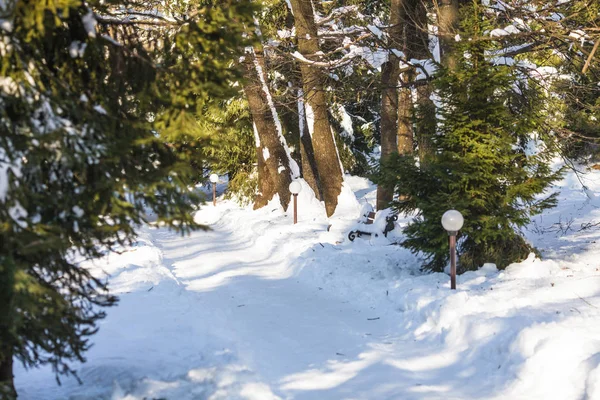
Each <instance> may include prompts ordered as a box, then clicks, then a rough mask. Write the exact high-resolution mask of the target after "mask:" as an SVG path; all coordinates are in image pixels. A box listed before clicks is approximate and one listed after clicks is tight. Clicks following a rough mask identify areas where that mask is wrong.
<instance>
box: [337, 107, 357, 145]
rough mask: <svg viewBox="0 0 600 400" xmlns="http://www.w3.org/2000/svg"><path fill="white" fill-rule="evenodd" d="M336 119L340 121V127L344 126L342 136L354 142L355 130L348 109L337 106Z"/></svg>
mask: <svg viewBox="0 0 600 400" xmlns="http://www.w3.org/2000/svg"><path fill="white" fill-rule="evenodd" d="M334 112H335V115H336V118H337V119H338V121H339V123H340V125H341V126H342V132H341V133H340V135H341V136H344V137H347V138H349V139H350V140H351V141H352V142H354V128H353V127H352V117H350V114H348V112H347V111H346V108H345V107H344V106H343V105H341V104H337V105H336V106H335V109H334Z"/></svg>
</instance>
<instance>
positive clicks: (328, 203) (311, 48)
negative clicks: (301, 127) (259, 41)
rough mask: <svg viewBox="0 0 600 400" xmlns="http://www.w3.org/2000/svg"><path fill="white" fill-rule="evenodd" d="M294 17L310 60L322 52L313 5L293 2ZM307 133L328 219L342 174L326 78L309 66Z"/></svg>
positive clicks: (305, 72)
mask: <svg viewBox="0 0 600 400" xmlns="http://www.w3.org/2000/svg"><path fill="white" fill-rule="evenodd" d="M290 3H291V6H292V11H293V14H294V25H295V27H296V37H297V38H298V50H299V51H300V53H301V54H302V55H303V56H304V57H305V58H307V59H309V60H314V59H315V57H317V55H316V54H317V53H318V52H319V50H320V48H319V39H318V32H317V26H316V24H315V18H314V12H313V6H312V2H311V1H307V0H290ZM300 71H301V73H302V86H303V89H304V101H305V111H306V117H307V118H306V119H307V124H308V126H307V127H308V131H309V133H310V135H311V138H312V145H313V149H314V154H315V162H316V165H317V171H318V175H319V176H318V177H319V180H320V183H321V185H320V186H321V188H322V193H323V201H324V202H325V211H326V212H327V216H331V215H333V213H334V212H335V208H336V206H337V202H338V196H339V194H340V193H341V190H342V183H343V172H342V168H341V164H340V159H339V156H338V152H337V148H336V144H335V139H334V136H333V131H332V130H331V126H330V125H329V115H328V106H327V97H326V94H325V89H324V80H325V75H324V73H323V71H321V69H320V68H319V67H316V66H313V65H311V64H309V63H302V64H301V65H300Z"/></svg>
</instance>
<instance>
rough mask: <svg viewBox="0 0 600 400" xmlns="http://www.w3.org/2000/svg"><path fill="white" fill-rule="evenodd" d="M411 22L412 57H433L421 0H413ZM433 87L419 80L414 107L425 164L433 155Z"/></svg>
mask: <svg viewBox="0 0 600 400" xmlns="http://www.w3.org/2000/svg"><path fill="white" fill-rule="evenodd" d="M411 1H413V3H414V6H413V8H412V9H411V18H410V20H411V24H409V31H408V38H409V39H408V41H409V43H410V45H409V46H410V57H412V58H416V59H418V60H423V59H428V58H432V54H431V52H430V50H429V32H428V27H427V24H428V22H429V21H428V17H427V7H426V5H425V3H424V2H423V1H421V0H411ZM431 94H432V88H431V84H430V83H429V82H428V81H424V82H418V85H417V86H416V104H415V105H414V107H413V116H414V122H415V138H414V140H415V141H416V142H417V148H418V156H419V161H420V163H421V165H425V164H426V163H427V161H428V160H429V158H430V157H432V156H433V154H434V153H435V152H434V148H433V142H432V141H433V136H434V135H435V104H434V103H433V101H432V100H431Z"/></svg>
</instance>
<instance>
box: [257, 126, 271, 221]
mask: <svg viewBox="0 0 600 400" xmlns="http://www.w3.org/2000/svg"><path fill="white" fill-rule="evenodd" d="M255 129H256V128H255ZM255 134H256V137H257V143H260V142H259V140H258V134H257V133H256V130H255ZM256 159H257V170H258V193H257V194H256V197H255V198H254V207H253V208H254V209H255V210H258V209H259V208H262V207H264V206H266V205H267V204H268V203H269V201H271V199H272V198H273V196H275V193H277V190H276V186H275V184H274V183H273V181H272V179H271V173H270V172H269V168H268V167H267V164H266V163H265V159H264V157H263V151H262V147H261V146H258V147H256Z"/></svg>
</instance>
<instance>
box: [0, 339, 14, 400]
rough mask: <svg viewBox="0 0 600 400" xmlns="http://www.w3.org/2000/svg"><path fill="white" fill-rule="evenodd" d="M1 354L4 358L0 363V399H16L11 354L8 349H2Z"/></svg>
mask: <svg viewBox="0 0 600 400" xmlns="http://www.w3.org/2000/svg"><path fill="white" fill-rule="evenodd" d="M2 352H3V354H4V356H5V357H6V358H5V359H4V360H2V361H0V399H2V400H5V399H6V400H8V399H16V398H17V391H16V390H15V383H14V376H13V358H12V352H11V351H10V349H2ZM5 352H7V353H8V354H6V353H5Z"/></svg>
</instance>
